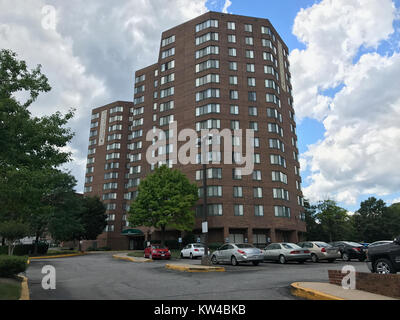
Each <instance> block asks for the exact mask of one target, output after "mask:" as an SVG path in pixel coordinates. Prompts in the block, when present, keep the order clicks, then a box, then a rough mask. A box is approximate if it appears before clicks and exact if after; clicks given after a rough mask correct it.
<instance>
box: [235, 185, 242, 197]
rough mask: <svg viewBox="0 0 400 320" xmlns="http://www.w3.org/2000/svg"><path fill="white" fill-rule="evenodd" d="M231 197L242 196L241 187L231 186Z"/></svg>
mask: <svg viewBox="0 0 400 320" xmlns="http://www.w3.org/2000/svg"><path fill="white" fill-rule="evenodd" d="M233 197H234V198H243V187H233Z"/></svg>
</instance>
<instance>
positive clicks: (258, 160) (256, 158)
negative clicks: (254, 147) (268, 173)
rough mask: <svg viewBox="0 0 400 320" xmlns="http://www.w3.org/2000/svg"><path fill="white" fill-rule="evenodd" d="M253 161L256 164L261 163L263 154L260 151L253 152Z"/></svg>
mask: <svg viewBox="0 0 400 320" xmlns="http://www.w3.org/2000/svg"><path fill="white" fill-rule="evenodd" d="M253 162H254V163H255V164H260V163H261V156H260V154H259V153H255V154H253Z"/></svg>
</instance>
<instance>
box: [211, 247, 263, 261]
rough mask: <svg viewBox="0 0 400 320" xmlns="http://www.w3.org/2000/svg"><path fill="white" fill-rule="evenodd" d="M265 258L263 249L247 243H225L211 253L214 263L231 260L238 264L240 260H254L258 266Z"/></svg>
mask: <svg viewBox="0 0 400 320" xmlns="http://www.w3.org/2000/svg"><path fill="white" fill-rule="evenodd" d="M263 260H264V256H263V254H262V251H261V250H260V249H257V248H255V247H253V246H252V245H251V244H247V243H229V244H225V245H223V246H222V247H220V248H218V249H217V250H216V251H214V252H213V253H212V254H211V261H212V263H213V264H218V263H220V262H230V263H231V264H232V265H233V266H237V265H238V264H239V263H240V262H252V263H253V264H254V265H255V266H256V265H258V264H259V263H260V262H262V261H263Z"/></svg>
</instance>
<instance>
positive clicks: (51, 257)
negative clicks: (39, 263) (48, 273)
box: [28, 252, 87, 260]
mask: <svg viewBox="0 0 400 320" xmlns="http://www.w3.org/2000/svg"><path fill="white" fill-rule="evenodd" d="M86 254H87V253H86V252H85V253H71V254H59V255H54V256H42V257H29V259H28V260H40V259H55V258H67V257H78V256H84V255H86Z"/></svg>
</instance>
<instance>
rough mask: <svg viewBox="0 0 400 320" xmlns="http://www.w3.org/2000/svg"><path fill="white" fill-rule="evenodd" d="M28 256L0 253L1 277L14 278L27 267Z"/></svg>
mask: <svg viewBox="0 0 400 320" xmlns="http://www.w3.org/2000/svg"><path fill="white" fill-rule="evenodd" d="M27 260H28V258H27V257H16V256H8V255H0V277H4V278H12V277H13V276H15V275H17V274H18V273H20V272H24V271H25V270H26V268H27Z"/></svg>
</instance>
